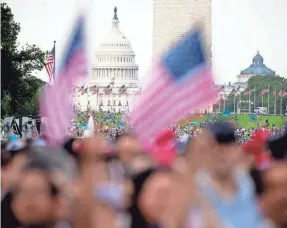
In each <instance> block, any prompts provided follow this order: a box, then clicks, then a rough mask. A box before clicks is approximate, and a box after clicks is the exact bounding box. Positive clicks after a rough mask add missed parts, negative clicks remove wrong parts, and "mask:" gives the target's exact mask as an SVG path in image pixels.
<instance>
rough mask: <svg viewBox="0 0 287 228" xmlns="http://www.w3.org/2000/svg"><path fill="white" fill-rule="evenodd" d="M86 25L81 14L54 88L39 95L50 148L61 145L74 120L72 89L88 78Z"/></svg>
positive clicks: (48, 88) (50, 87)
mask: <svg viewBox="0 0 287 228" xmlns="http://www.w3.org/2000/svg"><path fill="white" fill-rule="evenodd" d="M85 23H86V20H85V17H84V16H83V15H80V16H79V17H78V19H77V21H76V23H75V26H74V30H73V32H72V34H71V40H70V43H69V45H68V47H67V49H66V51H65V55H64V58H63V64H62V65H61V66H60V68H59V75H58V76H57V77H56V78H55V82H54V85H53V86H49V87H47V88H45V90H44V91H43V93H42V96H41V102H40V111H41V114H42V116H44V117H47V125H48V126H49V132H47V140H48V141H49V143H51V144H52V145H59V144H61V143H62V142H63V139H64V137H65V135H66V133H67V129H68V128H69V126H70V120H71V119H72V117H73V106H72V104H71V102H70V97H71V96H72V92H73V87H74V85H75V84H77V83H79V82H80V81H83V80H84V79H86V78H87V76H88V59H87V50H86V37H85V30H84V29H85Z"/></svg>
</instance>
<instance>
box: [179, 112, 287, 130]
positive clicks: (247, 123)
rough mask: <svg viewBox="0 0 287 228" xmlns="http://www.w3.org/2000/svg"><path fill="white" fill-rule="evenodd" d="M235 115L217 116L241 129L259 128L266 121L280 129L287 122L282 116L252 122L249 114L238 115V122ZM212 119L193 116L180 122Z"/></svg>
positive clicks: (259, 118)
mask: <svg viewBox="0 0 287 228" xmlns="http://www.w3.org/2000/svg"><path fill="white" fill-rule="evenodd" d="M234 117H235V115H231V116H228V117H224V116H222V115H221V114H217V119H218V120H227V121H231V122H235V123H237V124H238V125H239V126H240V127H244V128H252V127H257V126H258V124H261V123H265V121H266V119H268V121H269V126H272V124H275V126H277V127H280V126H283V125H284V123H285V121H286V120H287V117H286V116H284V117H283V119H282V116H258V117H257V119H256V120H251V119H250V118H249V115H248V114H247V115H246V114H239V115H237V120H235V119H234ZM209 119H212V116H209V117H206V116H193V117H190V118H188V119H187V120H185V121H180V123H181V124H184V123H187V122H198V123H200V122H204V121H206V120H209Z"/></svg>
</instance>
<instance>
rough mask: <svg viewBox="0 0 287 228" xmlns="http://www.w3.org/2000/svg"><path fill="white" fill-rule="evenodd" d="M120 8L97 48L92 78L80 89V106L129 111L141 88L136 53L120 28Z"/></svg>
mask: <svg viewBox="0 0 287 228" xmlns="http://www.w3.org/2000/svg"><path fill="white" fill-rule="evenodd" d="M117 11H118V10H117V8H116V7H115V8H114V15H113V18H112V26H111V29H110V31H109V32H108V33H107V34H106V36H105V37H104V39H103V41H102V43H101V44H100V45H99V47H98V48H97V50H96V52H95V55H94V62H93V64H92V77H91V80H90V81H89V82H88V83H87V84H86V87H87V88H86V89H85V88H84V86H82V87H81V88H79V90H78V97H77V100H78V104H77V107H78V108H79V109H80V110H89V109H92V110H96V111H109V112H128V111H129V110H131V108H132V106H133V103H134V100H135V97H136V94H137V93H138V92H139V91H140V83H139V79H138V70H139V67H138V65H137V64H136V62H135V53H134V51H133V49H132V45H131V43H130V41H129V39H128V38H127V37H126V36H125V35H124V34H123V33H122V32H121V30H120V28H119V19H118V14H117Z"/></svg>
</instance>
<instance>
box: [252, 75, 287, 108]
mask: <svg viewBox="0 0 287 228" xmlns="http://www.w3.org/2000/svg"><path fill="white" fill-rule="evenodd" d="M248 87H249V88H251V89H252V88H256V91H255V106H256V107H262V106H263V107H267V105H268V93H266V94H264V95H263V103H262V96H261V95H260V92H261V91H262V89H263V88H266V87H269V113H271V114H275V113H277V114H279V113H280V106H281V105H280V100H281V98H280V97H279V95H278V93H279V91H280V90H281V89H282V90H285V89H287V79H286V78H283V77H279V76H276V77H274V76H255V77H252V78H250V79H249V80H248ZM275 94H276V95H275ZM252 100H253V101H254V94H253V96H252ZM282 100H283V102H282V103H283V104H286V102H287V97H284V98H283V99H282ZM275 103H276V111H275V113H274V106H275ZM283 110H284V109H283Z"/></svg>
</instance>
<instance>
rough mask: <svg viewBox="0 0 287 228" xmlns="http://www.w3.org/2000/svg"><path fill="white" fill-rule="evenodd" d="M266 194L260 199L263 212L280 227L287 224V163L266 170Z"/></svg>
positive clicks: (280, 163) (264, 180) (264, 185)
mask: <svg viewBox="0 0 287 228" xmlns="http://www.w3.org/2000/svg"><path fill="white" fill-rule="evenodd" d="M262 180H263V189H264V192H263V194H262V196H261V197H260V200H261V204H262V205H263V206H262V210H263V212H264V213H265V215H266V216H267V217H269V218H270V219H271V220H273V222H274V223H275V224H276V225H278V226H280V225H283V224H286V223H287V200H286V199H287V191H286V189H287V163H286V161H281V162H277V163H275V164H273V165H272V166H270V167H269V168H268V169H266V170H264V172H263V176H262Z"/></svg>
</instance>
